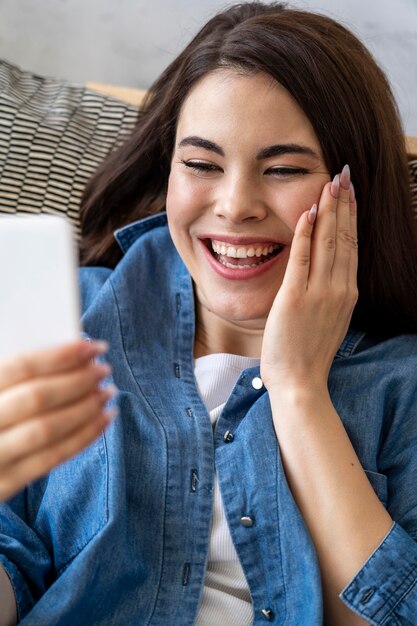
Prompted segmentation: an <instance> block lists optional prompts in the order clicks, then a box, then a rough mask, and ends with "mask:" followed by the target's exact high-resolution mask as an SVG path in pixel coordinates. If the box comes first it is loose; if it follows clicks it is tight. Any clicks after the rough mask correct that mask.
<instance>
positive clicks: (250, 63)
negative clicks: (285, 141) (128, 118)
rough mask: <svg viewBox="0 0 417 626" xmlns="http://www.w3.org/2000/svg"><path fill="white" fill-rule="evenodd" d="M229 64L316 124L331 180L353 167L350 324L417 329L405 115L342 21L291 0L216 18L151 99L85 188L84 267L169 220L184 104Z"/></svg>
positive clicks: (109, 258) (114, 257)
mask: <svg viewBox="0 0 417 626" xmlns="http://www.w3.org/2000/svg"><path fill="white" fill-rule="evenodd" d="M220 67H231V68H236V69H238V70H239V71H244V72H249V73H256V72H264V73H267V74H269V75H270V76H271V77H273V78H274V79H275V80H276V81H277V82H279V83H281V84H282V85H283V86H284V87H285V88H286V89H287V90H288V91H289V93H290V94H291V95H292V96H293V97H294V99H295V100H296V101H297V102H298V104H299V105H300V107H301V108H302V109H303V111H304V112H305V114H306V115H307V117H308V118H309V119H310V121H311V123H312V125H313V127H314V129H315V132H316V134H317V137H318V139H319V141H320V144H321V146H322V150H323V154H324V158H325V161H326V164H327V167H328V169H329V172H330V174H331V176H334V175H335V174H336V173H338V172H340V170H341V168H342V167H343V165H344V164H345V163H349V165H350V167H351V172H352V180H353V182H354V185H355V190H356V196H357V199H358V213H359V215H358V238H359V270H358V286H359V300H358V303H357V305H356V308H355V312H354V315H353V319H352V324H353V326H354V327H356V328H358V329H363V330H368V331H371V332H374V333H377V334H381V335H394V334H398V333H403V332H417V245H416V241H417V237H416V230H415V223H414V220H413V218H412V212H411V198H410V186H409V179H408V170H407V159H406V153H405V147H404V138H403V131H402V127H401V123H400V121H399V115H398V111H397V108H396V104H395V102H394V99H393V96H392V93H391V90H390V87H389V84H388V82H387V79H386V77H385V75H384V73H383V72H382V71H381V70H380V68H379V67H378V65H377V64H376V63H375V61H374V59H373V57H372V56H371V55H370V53H369V52H368V51H367V49H366V48H365V47H364V46H363V45H362V44H361V43H360V41H359V40H358V39H357V38H356V37H355V36H354V35H353V34H352V33H350V32H349V31H348V30H346V29H345V28H344V27H343V26H342V25H341V24H338V23H337V22H335V21H334V20H332V19H330V18H328V17H325V16H323V15H318V14H314V13H310V12H305V11H302V10H297V9H291V8H287V7H286V6H285V5H284V4H282V3H273V4H263V3H261V2H251V3H245V4H239V5H235V6H232V7H231V8H229V9H227V10H225V11H223V12H222V13H219V14H218V15H216V16H215V17H213V18H212V19H211V20H210V21H209V22H208V23H207V24H206V25H205V26H204V27H203V28H202V29H201V31H200V32H199V33H198V34H197V35H196V37H195V38H194V39H193V40H192V41H191V43H190V44H189V45H188V46H187V47H186V48H185V50H184V51H183V52H182V53H181V54H180V55H179V56H178V57H177V58H176V59H175V60H174V61H173V62H172V63H171V64H170V65H169V67H168V68H167V69H166V70H165V72H163V74H162V75H161V77H160V78H159V79H158V80H157V81H156V82H155V84H154V85H153V86H152V87H151V89H150V91H149V95H148V98H147V100H146V102H145V105H144V107H143V109H142V110H141V111H140V113H139V117H138V122H137V126H136V128H135V130H134V131H133V133H132V135H131V136H130V138H129V139H128V140H127V141H126V142H125V143H124V144H123V145H122V146H121V147H120V148H119V149H117V150H116V151H114V152H113V153H111V154H110V155H109V157H108V158H107V159H106V161H105V162H104V163H103V164H102V166H101V167H100V168H99V170H98V171H97V173H96V175H95V176H94V177H93V179H92V180H91V182H90V183H89V185H88V186H87V188H86V191H85V194H84V198H83V203H82V208H81V221H82V244H81V262H82V264H83V265H93V264H95V265H106V266H110V267H114V266H115V265H116V264H117V262H118V261H119V259H120V258H121V253H120V250H119V248H118V246H117V244H116V243H115V240H114V238H113V231H114V230H115V229H116V228H118V227H121V226H123V225H125V224H128V223H130V222H133V221H135V220H137V219H140V218H142V217H145V216H147V215H150V214H153V213H157V212H160V211H163V210H164V208H165V197H166V189H167V181H168V176H169V170H170V159H171V155H172V151H173V148H174V141H175V132H176V124H177V120H178V116H179V113H180V109H181V106H182V104H183V102H184V100H185V98H186V97H187V94H188V93H189V91H190V89H191V87H192V86H193V85H194V84H195V83H196V81H198V80H199V79H201V78H202V77H203V76H205V75H206V74H207V73H209V72H211V71H213V70H216V69H218V68H220Z"/></svg>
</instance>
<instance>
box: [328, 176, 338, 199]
mask: <svg viewBox="0 0 417 626" xmlns="http://www.w3.org/2000/svg"><path fill="white" fill-rule="evenodd" d="M339 191H340V176H339V174H336V176H335V177H334V178H333V180H332V184H331V186H330V193H331V194H332V196H333V198H338V197H339Z"/></svg>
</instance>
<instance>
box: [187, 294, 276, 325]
mask: <svg viewBox="0 0 417 626" xmlns="http://www.w3.org/2000/svg"><path fill="white" fill-rule="evenodd" d="M199 301H200V305H201V306H203V307H204V308H205V309H207V310H208V311H209V312H210V313H211V314H213V315H216V316H217V317H220V318H222V319H223V320H225V321H229V322H232V323H233V322H235V323H238V322H256V320H262V322H263V323H262V326H264V325H265V320H266V318H267V317H268V315H269V311H270V310H271V306H272V302H259V301H258V302H254V298H253V297H252V298H249V297H248V298H239V299H238V301H236V299H233V301H231V298H230V295H229V296H228V297H225V298H224V299H221V298H220V299H219V298H217V299H216V301H215V302H213V300H212V299H211V298H205V297H204V295H203V296H202V297H199ZM255 327H257V325H256V324H255Z"/></svg>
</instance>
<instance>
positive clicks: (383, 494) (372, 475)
mask: <svg viewBox="0 0 417 626" xmlns="http://www.w3.org/2000/svg"><path fill="white" fill-rule="evenodd" d="M365 474H366V477H367V478H368V480H369V482H370V483H371V485H372V488H373V490H374V491H375V493H376V495H377V496H378V498H379V499H380V501H381V502H382V504H383V505H384V506H385V507H386V506H387V499H388V481H387V477H386V476H385V474H379V473H378V472H371V471H369V470H365Z"/></svg>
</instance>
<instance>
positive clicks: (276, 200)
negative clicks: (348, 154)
mask: <svg viewBox="0 0 417 626" xmlns="http://www.w3.org/2000/svg"><path fill="white" fill-rule="evenodd" d="M322 189H323V184H321V183H320V184H318V185H311V184H310V183H309V184H302V185H300V184H299V183H298V184H290V185H288V186H283V187H282V188H281V189H280V190H279V191H278V190H276V189H275V190H274V192H273V193H272V194H271V196H270V199H269V203H270V206H271V207H272V209H273V211H274V213H275V215H277V216H278V217H279V218H280V220H281V221H283V222H284V223H285V224H286V225H287V226H288V227H289V228H290V229H291V231H294V230H295V227H296V225H297V222H298V220H299V218H300V216H301V215H302V213H303V212H304V211H308V210H309V209H310V208H311V207H312V205H313V204H314V203H315V202H317V203H318V202H319V199H320V196H321V192H322Z"/></svg>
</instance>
